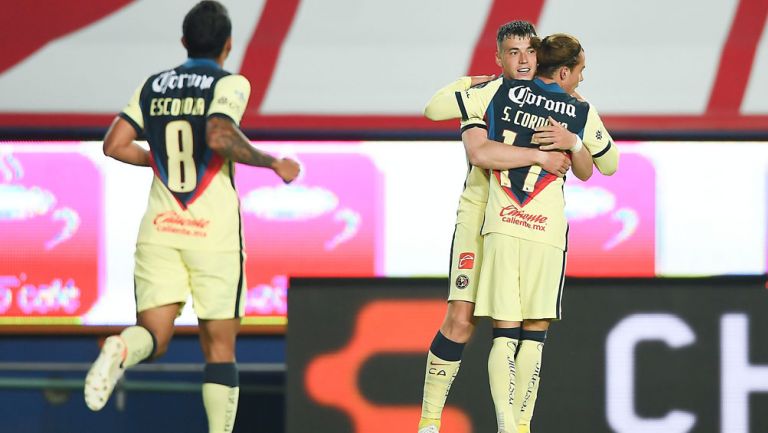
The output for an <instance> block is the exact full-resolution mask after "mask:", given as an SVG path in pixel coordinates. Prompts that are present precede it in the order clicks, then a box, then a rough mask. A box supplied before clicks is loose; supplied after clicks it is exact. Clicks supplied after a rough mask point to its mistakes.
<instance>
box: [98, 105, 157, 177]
mask: <svg viewBox="0 0 768 433" xmlns="http://www.w3.org/2000/svg"><path fill="white" fill-rule="evenodd" d="M134 140H136V130H135V129H134V128H133V126H132V125H131V124H130V123H128V121H126V120H125V119H123V118H122V117H120V116H118V117H115V120H114V121H113V122H112V125H111V126H110V127H109V130H108V131H107V135H106V136H105V137H104V147H103V149H104V155H107V156H109V157H111V158H115V159H116V160H118V161H122V162H124V163H126V164H132V165H140V166H144V167H148V166H149V151H148V150H146V149H144V148H143V147H141V146H139V144H138V143H136V142H135V141H134Z"/></svg>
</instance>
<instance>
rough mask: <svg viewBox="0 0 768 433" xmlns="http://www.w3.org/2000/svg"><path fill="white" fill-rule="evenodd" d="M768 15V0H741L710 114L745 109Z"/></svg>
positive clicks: (712, 96) (712, 98) (711, 96)
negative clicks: (753, 66)
mask: <svg viewBox="0 0 768 433" xmlns="http://www.w3.org/2000/svg"><path fill="white" fill-rule="evenodd" d="M766 17H768V1H766V0H741V1H739V6H738V8H737V9H736V14H735V15H734V17H733V23H731V32H730V34H729V35H728V40H727V41H726V43H725V46H724V47H723V53H722V55H721V56H720V66H719V68H718V70H717V78H715V84H714V86H713V87H712V93H711V94H710V95H709V104H707V113H708V114H720V113H729V114H730V113H738V112H739V110H740V109H741V102H742V101H743V100H744V92H745V91H746V89H747V83H748V82H749V76H750V74H751V72H752V63H753V62H754V60H755V52H756V51H757V45H758V43H759V42H760V36H761V35H762V33H763V27H764V26H765V20H766Z"/></svg>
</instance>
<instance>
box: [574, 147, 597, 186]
mask: <svg viewBox="0 0 768 433" xmlns="http://www.w3.org/2000/svg"><path fill="white" fill-rule="evenodd" d="M592 162H593V161H592V155H590V154H589V150H587V148H586V147H584V146H582V147H581V149H579V150H578V151H573V150H572V151H571V163H572V165H571V171H573V174H574V175H575V176H576V177H577V178H579V180H581V181H584V182H586V181H588V180H589V178H590V177H592V171H593V164H592Z"/></svg>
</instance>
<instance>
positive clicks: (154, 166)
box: [149, 150, 162, 179]
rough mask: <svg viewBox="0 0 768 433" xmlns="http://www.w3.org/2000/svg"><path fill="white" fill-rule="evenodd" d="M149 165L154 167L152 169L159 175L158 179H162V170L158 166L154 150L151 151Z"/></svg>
mask: <svg viewBox="0 0 768 433" xmlns="http://www.w3.org/2000/svg"><path fill="white" fill-rule="evenodd" d="M149 166H150V167H152V171H154V172H155V176H157V178H158V179H162V178H161V177H160V170H158V168H157V162H156V161H155V155H153V154H152V150H150V151H149Z"/></svg>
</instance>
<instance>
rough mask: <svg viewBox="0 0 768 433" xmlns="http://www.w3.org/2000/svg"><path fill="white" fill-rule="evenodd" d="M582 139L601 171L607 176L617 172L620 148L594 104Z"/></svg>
mask: <svg viewBox="0 0 768 433" xmlns="http://www.w3.org/2000/svg"><path fill="white" fill-rule="evenodd" d="M582 140H583V141H584V147H586V148H587V150H588V151H589V154H590V155H591V156H592V159H593V161H594V164H595V166H596V167H597V169H598V170H599V171H600V173H602V174H604V175H606V176H610V175H612V174H613V173H616V170H617V169H618V168H619V149H618V148H617V147H616V144H615V143H614V142H613V139H612V138H611V135H610V134H609V133H608V130H607V129H605V125H603V121H602V120H601V119H600V115H598V114H597V110H595V108H594V107H593V106H592V105H590V106H589V112H588V114H587V123H586V125H584V133H583V135H582Z"/></svg>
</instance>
